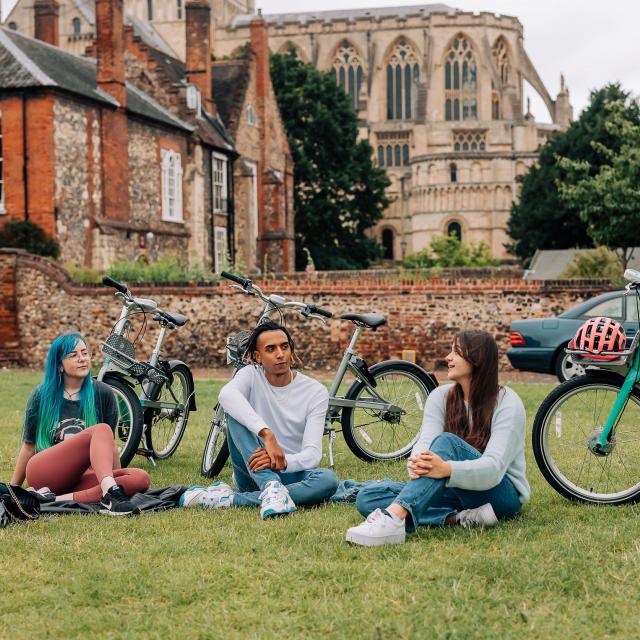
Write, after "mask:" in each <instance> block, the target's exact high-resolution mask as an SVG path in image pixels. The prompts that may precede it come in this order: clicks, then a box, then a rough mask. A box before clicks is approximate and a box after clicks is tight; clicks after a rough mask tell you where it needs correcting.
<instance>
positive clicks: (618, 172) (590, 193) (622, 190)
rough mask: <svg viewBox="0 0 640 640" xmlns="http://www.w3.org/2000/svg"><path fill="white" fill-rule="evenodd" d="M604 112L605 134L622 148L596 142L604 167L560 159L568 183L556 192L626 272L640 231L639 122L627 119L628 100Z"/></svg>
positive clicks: (612, 104) (610, 104) (594, 239)
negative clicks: (605, 118) (578, 215)
mask: <svg viewBox="0 0 640 640" xmlns="http://www.w3.org/2000/svg"><path fill="white" fill-rule="evenodd" d="M632 104H635V103H632ZM606 110H607V113H608V115H609V117H608V119H607V121H606V122H605V129H606V130H607V132H608V133H609V134H610V136H611V139H612V140H614V141H618V140H621V141H622V144H621V145H620V146H619V147H618V145H615V146H608V145H606V144H604V143H602V142H599V141H597V140H594V141H592V143H591V145H592V146H593V149H594V151H596V152H597V153H598V154H599V155H600V156H602V157H604V158H606V160H607V163H606V164H601V165H600V166H594V165H593V164H592V163H590V162H589V161H588V160H573V159H571V158H566V157H559V158H558V164H559V165H560V167H562V169H563V170H565V171H566V172H567V177H568V180H567V181H565V182H559V183H558V188H559V191H560V196H561V198H562V199H563V200H564V201H566V202H567V203H568V205H569V206H571V207H573V208H575V209H576V210H577V211H578V212H579V214H580V218H581V219H582V220H583V221H584V223H585V224H586V225H587V233H588V234H589V236H590V237H591V238H592V239H593V241H594V242H595V243H597V244H601V245H604V246H606V247H609V249H612V250H614V251H616V253H617V254H618V257H619V259H620V262H621V263H622V267H623V269H626V267H627V264H628V263H629V260H630V259H631V257H632V255H633V249H634V247H635V246H636V245H637V244H638V239H637V237H636V235H635V232H636V230H637V229H639V228H640V123H639V122H638V119H637V118H630V117H629V105H628V104H626V103H625V101H624V100H616V101H614V102H609V103H608V104H607V105H606Z"/></svg>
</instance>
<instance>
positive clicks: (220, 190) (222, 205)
mask: <svg viewBox="0 0 640 640" xmlns="http://www.w3.org/2000/svg"><path fill="white" fill-rule="evenodd" d="M228 169H229V160H228V158H227V156H224V155H222V154H221V153H216V152H215V151H214V152H213V153H212V154H211V204H212V209H213V212H214V213H218V214H224V215H226V214H227V213H228V212H229V182H228Z"/></svg>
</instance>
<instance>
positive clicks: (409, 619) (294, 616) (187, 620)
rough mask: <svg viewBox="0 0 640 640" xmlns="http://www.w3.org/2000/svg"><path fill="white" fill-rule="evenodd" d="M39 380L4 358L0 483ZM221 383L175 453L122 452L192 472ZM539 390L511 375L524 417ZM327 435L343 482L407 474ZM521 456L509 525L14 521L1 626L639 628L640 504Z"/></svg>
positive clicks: (19, 633)
mask: <svg viewBox="0 0 640 640" xmlns="http://www.w3.org/2000/svg"><path fill="white" fill-rule="evenodd" d="M37 381H38V376H37V375H36V374H33V373H29V372H21V371H2V372H0V389H1V390H2V393H1V394H0V479H8V478H9V477H10V475H11V472H12V470H13V463H14V460H15V454H16V452H17V449H18V447H19V444H20V426H21V421H22V412H23V410H24V406H25V402H26V399H27V396H28V394H29V392H30V390H31V388H32V387H33V385H34V384H35V383H36V382H37ZM221 384H222V383H221V382H211V381H208V382H199V383H197V399H198V406H199V410H198V412H197V413H194V414H192V416H191V418H190V420H189V425H188V428H187V433H186V435H185V438H184V440H183V442H182V444H181V445H180V447H179V449H178V451H177V452H176V454H175V455H174V457H173V458H171V459H170V460H167V461H164V462H159V463H158V467H157V468H156V469H152V468H150V467H149V465H148V464H147V462H146V461H145V460H143V459H136V461H135V462H134V464H136V465H139V466H141V467H143V468H145V469H147V470H148V471H149V472H150V473H151V477H152V481H153V484H154V485H156V486H162V485H169V484H174V483H178V482H179V483H185V484H191V483H200V482H202V478H200V476H199V471H198V470H199V464H200V456H201V455H202V449H203V446H204V441H205V438H206V435H207V431H208V424H209V419H210V407H212V406H213V403H214V399H215V397H216V394H217V392H218V390H219V388H220V386H221ZM550 388H551V386H550V385H540V384H529V385H514V389H515V390H516V391H517V392H518V393H519V394H520V395H521V397H522V398H523V400H524V402H525V406H526V408H527V415H528V419H529V427H530V425H531V421H532V419H533V416H534V414H535V411H536V409H537V407H538V406H539V404H540V402H541V401H542V399H543V397H544V396H545V395H546V394H547V393H548V392H549V390H550ZM337 445H338V446H337V457H336V466H337V469H336V470H337V473H338V475H339V476H340V477H341V478H356V479H362V480H364V479H369V478H380V477H385V476H388V477H392V478H397V479H403V478H404V475H405V472H404V462H397V463H389V464H376V465H368V464H366V463H364V462H360V461H359V460H357V459H356V458H355V457H354V456H353V455H352V454H351V453H350V452H349V451H348V449H346V447H345V445H344V443H343V441H342V440H341V438H340V439H339V440H338V443H337ZM527 446H528V450H529V453H530V446H529V443H527ZM528 469H529V471H528V475H529V479H530V482H531V485H532V490H533V498H532V500H531V502H530V503H529V504H528V505H527V506H526V508H525V509H524V512H523V514H522V516H521V517H519V518H517V519H515V520H514V521H511V522H509V523H506V524H501V525H499V526H497V527H495V528H494V529H490V530H486V531H480V530H463V529H458V528H456V529H448V530H434V529H430V530H428V529H422V530H420V531H419V533H417V534H416V535H414V536H412V537H410V538H409V540H408V542H407V544H405V545H402V546H392V547H384V548H374V549H363V548H356V547H352V546H349V545H347V544H346V543H345V542H344V541H343V540H344V533H345V530H346V529H347V528H348V527H349V526H351V525H353V524H356V523H358V522H360V520H361V518H360V516H359V515H358V514H357V513H356V511H355V509H354V507H353V506H349V505H327V506H323V507H322V508H319V509H308V510H301V511H299V512H298V513H296V514H295V515H293V516H291V517H288V518H283V519H277V520H274V521H268V522H262V521H261V520H260V518H259V514H258V511H257V510H250V509H229V510H220V511H199V510H180V509H176V510H173V511H169V512H166V513H159V514H148V515H145V516H141V517H137V518H125V519H113V518H105V517H100V516H90V517H81V516H62V517H58V518H57V519H55V520H53V521H47V520H40V521H38V522H35V523H31V524H28V525H21V526H11V527H8V528H7V529H4V530H1V531H0V554H1V555H0V587H1V589H0V594H1V595H0V638H2V639H4V638H12V639H18V638H44V637H47V638H89V637H90V638H93V639H97V638H137V637H140V638H180V639H181V640H187V639H190V638H273V637H280V638H321V637H322V638H393V639H396V638H464V639H467V638H559V637H562V638H580V639H583V638H613V637H620V638H622V637H624V638H633V637H638V635H639V633H640V632H638V623H639V622H640V615H639V614H638V604H637V603H636V594H637V590H638V583H639V582H640V538H639V536H638V514H639V509H638V507H636V506H631V507H621V508H605V507H591V506H584V505H578V504H572V503H569V502H568V501H566V500H564V499H563V498H561V497H560V496H559V495H557V494H556V493H555V492H554V491H552V490H551V489H550V488H549V487H548V486H547V485H546V483H545V481H544V480H543V478H542V476H541V475H540V473H539V472H538V470H537V468H536V466H535V462H534V461H533V457H532V456H531V455H529V459H528ZM222 479H223V480H227V481H229V480H230V470H229V468H228V467H227V468H226V469H225V471H224V473H223V475H222Z"/></svg>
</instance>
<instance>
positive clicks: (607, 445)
mask: <svg viewBox="0 0 640 640" xmlns="http://www.w3.org/2000/svg"><path fill="white" fill-rule="evenodd" d="M638 371H640V349H636V352H635V353H634V355H633V364H632V365H631V369H629V372H628V373H627V376H626V378H625V379H624V382H623V383H622V387H621V388H620V393H619V394H618V397H617V398H616V401H615V403H614V405H613V408H612V409H611V413H610V414H609V417H608V418H607V422H606V423H605V425H604V427H603V428H602V431H601V432H600V434H599V436H598V437H597V438H595V437H592V438H590V439H589V448H590V449H591V452H592V453H594V454H595V455H598V456H606V455H607V454H608V453H609V452H610V451H611V433H612V431H613V429H614V427H615V426H616V425H617V424H618V420H619V419H620V415H621V413H622V411H623V409H624V407H625V405H626V404H627V400H629V396H630V395H631V391H632V390H633V386H634V385H635V383H636V380H637V379H638Z"/></svg>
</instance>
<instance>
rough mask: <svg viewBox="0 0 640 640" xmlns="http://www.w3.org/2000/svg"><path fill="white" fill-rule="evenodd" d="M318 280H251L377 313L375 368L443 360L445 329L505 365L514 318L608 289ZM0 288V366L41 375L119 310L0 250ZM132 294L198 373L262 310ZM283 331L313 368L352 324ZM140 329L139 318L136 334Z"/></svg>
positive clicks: (329, 363) (551, 311)
mask: <svg viewBox="0 0 640 640" xmlns="http://www.w3.org/2000/svg"><path fill="white" fill-rule="evenodd" d="M472 274H473V275H472ZM314 276H315V277H309V276H307V275H305V274H287V275H283V276H278V277H276V278H275V279H274V278H269V279H268V280H257V281H256V282H257V283H258V284H259V285H260V286H261V287H263V289H264V290H265V292H269V293H278V294H280V295H284V296H285V297H287V298H290V299H298V300H304V301H308V302H314V303H316V304H320V305H322V306H324V307H326V308H328V309H330V310H331V311H333V312H334V313H336V314H339V313H345V312H348V311H349V312H370V311H371V312H372V311H375V312H379V313H382V314H384V315H385V316H386V317H387V321H388V324H387V326H385V327H382V328H380V329H378V330H377V331H375V332H373V331H365V332H364V333H363V337H362V339H361V341H360V343H359V351H360V352H361V353H362V354H363V355H364V356H365V357H366V358H367V360H369V361H370V362H375V361H377V360H382V359H387V358H398V357H400V355H401V352H402V350H403V349H414V350H415V351H416V354H417V361H418V363H420V364H421V365H423V366H424V367H426V368H427V369H431V368H433V367H434V365H436V364H437V363H439V362H442V359H443V356H444V355H445V354H446V353H447V350H448V348H449V345H450V341H451V338H452V336H453V334H454V333H455V332H456V331H458V330H460V329H462V328H481V329H485V330H487V331H490V332H491V333H492V334H494V335H495V337H496V339H497V340H498V344H499V345H500V349H501V355H502V364H503V366H504V367H508V362H507V360H506V357H505V355H504V353H505V352H506V349H507V348H508V331H509V325H510V322H511V321H512V320H515V319H519V318H526V317H533V316H534V315H536V314H542V315H555V314H557V313H559V312H560V311H562V310H564V309H566V308H568V307H570V306H572V305H574V304H577V303H578V302H580V301H582V300H584V299H586V298H588V297H591V296H592V295H596V294H598V293H602V292H603V291H605V290H606V289H607V284H606V283H605V282H603V281H580V282H570V281H547V282H543V281H524V280H522V279H521V278H520V277H518V272H515V271H513V270H511V271H509V270H502V271H501V270H493V271H490V270H486V271H480V272H479V271H466V272H465V271H464V270H458V271H455V272H451V273H449V274H447V277H438V278H429V279H426V278H420V277H419V274H413V277H414V278H415V279H399V277H398V275H397V274H395V273H394V272H391V271H389V272H384V271H364V272H322V273H317V274H314ZM454 276H455V277H454ZM0 288H1V293H2V294H3V295H2V302H1V304H0V316H1V317H2V318H1V319H2V331H0V362H4V363H5V364H7V363H9V364H22V365H27V366H32V367H38V368H39V367H40V366H41V365H42V362H43V360H44V357H45V355H46V351H47V349H48V346H49V345H50V343H51V340H52V339H53V338H54V337H55V336H56V335H58V334H59V333H62V332H64V331H69V330H72V329H73V330H79V331H81V332H82V333H83V334H85V335H86V336H87V338H88V340H89V343H90V346H91V347H92V349H93V350H94V353H95V354H97V356H98V359H99V353H98V352H99V348H100V346H99V342H100V340H104V339H105V338H106V337H107V336H108V335H109V333H110V332H111V328H112V327H113V325H114V324H115V322H116V320H117V317H118V314H119V310H120V308H119V306H118V304H117V301H116V300H115V298H114V297H113V290H111V289H106V288H104V287H98V286H93V285H78V284H76V283H74V282H72V281H71V279H70V278H69V276H68V274H67V273H66V272H65V271H64V270H62V269H61V268H60V267H58V266H57V265H56V264H54V263H52V262H50V261H49V260H46V259H44V258H40V257H37V256H32V255H29V254H26V253H23V252H16V251H8V250H0ZM13 288H14V289H15V294H14V295H12V291H13ZM132 288H133V289H134V291H135V293H136V294H137V295H140V296H143V297H150V298H153V299H155V300H157V301H158V302H159V304H160V306H161V307H162V308H163V309H166V310H170V311H176V312H180V313H183V314H184V315H186V316H187V317H188V318H189V323H188V324H187V325H186V326H185V327H183V328H182V329H178V330H176V331H173V332H171V333H170V335H169V339H168V340H167V341H166V342H165V346H166V353H168V354H170V355H172V356H175V357H179V358H181V359H183V360H185V361H186V362H187V363H189V364H190V365H192V366H194V367H219V366H222V365H223V364H224V360H225V349H224V345H225V336H226V335H227V334H229V333H234V332H236V331H237V330H238V329H249V328H251V327H252V326H253V323H254V322H255V319H256V317H257V315H258V313H259V312H260V310H261V307H260V305H259V304H258V301H257V300H256V299H254V298H250V297H248V296H244V295H241V294H240V293H239V292H237V291H236V290H234V289H230V288H229V287H228V286H227V284H226V282H225V283H213V284H206V285H202V284H180V283H176V284H164V285H148V286H136V287H132ZM287 324H288V326H289V327H290V328H291V330H292V333H293V336H294V338H295V340H296V343H297V345H298V349H299V354H300V356H301V359H302V361H303V364H304V365H306V366H309V367H312V368H322V367H333V366H335V365H336V363H337V362H338V361H339V359H340V357H341V355H342V351H343V349H344V347H345V345H346V343H347V341H348V339H349V337H350V335H351V332H352V327H353V325H352V324H351V323H349V322H345V321H340V320H330V321H329V322H328V323H327V324H324V325H323V324H322V323H320V322H314V321H310V320H305V319H303V318H301V317H300V316H297V315H290V316H288V321H287ZM140 326H141V323H140V321H138V322H137V323H136V325H135V327H134V328H135V329H136V330H137V329H139V328H140ZM156 335H157V334H156V331H155V323H153V322H152V321H151V319H150V318H149V319H148V324H147V331H146V335H145V338H144V341H143V343H142V345H143V346H142V347H141V349H140V354H143V353H144V354H147V355H148V353H149V350H150V348H151V345H152V344H153V341H154V338H155V336H156ZM16 354H19V362H16Z"/></svg>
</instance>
